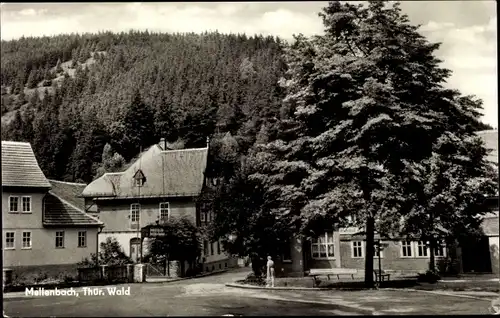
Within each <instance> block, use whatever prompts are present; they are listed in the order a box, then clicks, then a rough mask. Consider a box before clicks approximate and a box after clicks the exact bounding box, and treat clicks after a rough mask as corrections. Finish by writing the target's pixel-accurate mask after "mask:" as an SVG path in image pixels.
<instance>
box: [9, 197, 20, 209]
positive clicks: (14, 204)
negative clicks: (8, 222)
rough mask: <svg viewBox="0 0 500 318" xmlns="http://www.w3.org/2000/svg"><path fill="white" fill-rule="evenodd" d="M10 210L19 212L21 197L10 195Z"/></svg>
mask: <svg viewBox="0 0 500 318" xmlns="http://www.w3.org/2000/svg"><path fill="white" fill-rule="evenodd" d="M9 212H10V213H17V212H19V197H14V196H13V197H9Z"/></svg>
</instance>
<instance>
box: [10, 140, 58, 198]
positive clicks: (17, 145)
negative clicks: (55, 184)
mask: <svg viewBox="0 0 500 318" xmlns="http://www.w3.org/2000/svg"><path fill="white" fill-rule="evenodd" d="M2 186H3V187H35V188H50V183H49V181H48V180H47V178H45V175H44V174H43V172H42V169H40V166H39V165H38V161H37V160H36V157H35V153H34V152H33V149H32V148H31V145H30V144H29V143H28V142H18V141H2Z"/></svg>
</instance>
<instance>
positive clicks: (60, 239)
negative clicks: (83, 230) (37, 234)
mask: <svg viewBox="0 0 500 318" xmlns="http://www.w3.org/2000/svg"><path fill="white" fill-rule="evenodd" d="M56 247H57V248H64V231H57V232H56Z"/></svg>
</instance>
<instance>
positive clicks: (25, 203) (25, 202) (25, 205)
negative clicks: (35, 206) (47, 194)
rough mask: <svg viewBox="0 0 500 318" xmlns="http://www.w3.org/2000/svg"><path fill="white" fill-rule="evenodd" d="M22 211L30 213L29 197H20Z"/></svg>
mask: <svg viewBox="0 0 500 318" xmlns="http://www.w3.org/2000/svg"><path fill="white" fill-rule="evenodd" d="M21 199H22V208H23V210H22V212H23V213H31V197H22V198H21Z"/></svg>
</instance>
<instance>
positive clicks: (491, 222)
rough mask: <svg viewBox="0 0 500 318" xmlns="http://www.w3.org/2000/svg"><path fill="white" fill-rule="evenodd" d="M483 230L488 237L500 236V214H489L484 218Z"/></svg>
mask: <svg viewBox="0 0 500 318" xmlns="http://www.w3.org/2000/svg"><path fill="white" fill-rule="evenodd" d="M481 226H482V228H483V231H484V234H485V235H487V236H497V235H499V219H498V212H496V213H488V214H486V215H485V216H484V218H483V223H482V225H481Z"/></svg>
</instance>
